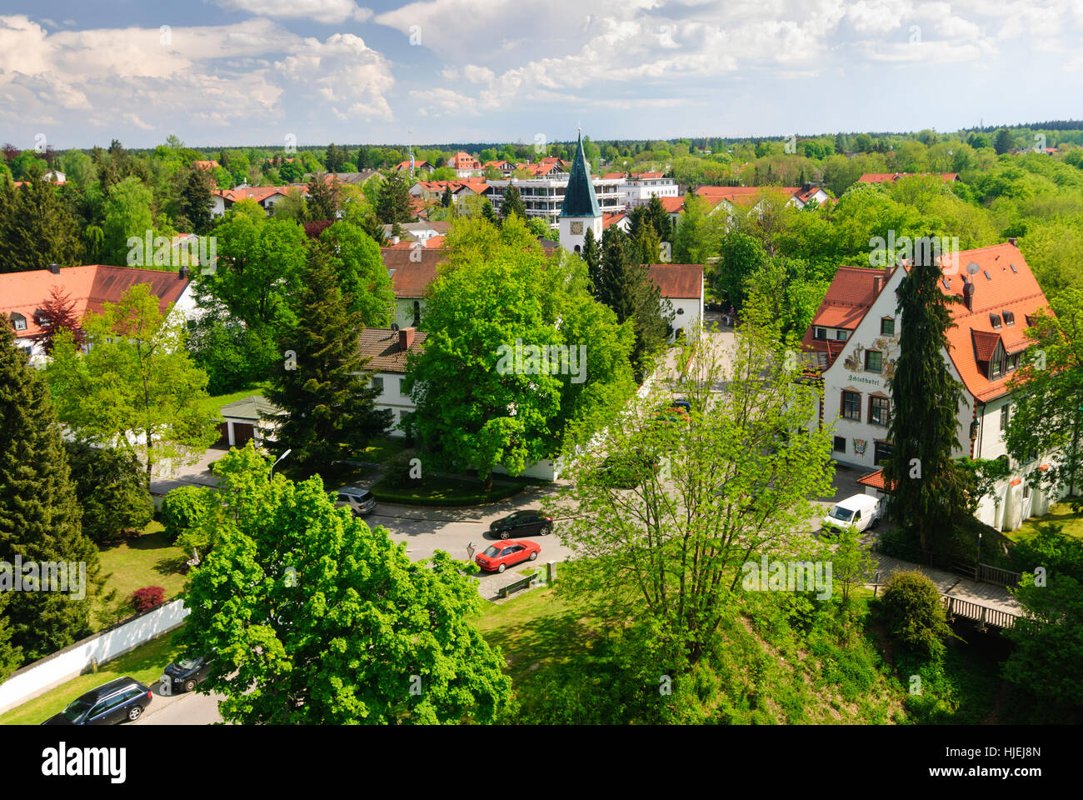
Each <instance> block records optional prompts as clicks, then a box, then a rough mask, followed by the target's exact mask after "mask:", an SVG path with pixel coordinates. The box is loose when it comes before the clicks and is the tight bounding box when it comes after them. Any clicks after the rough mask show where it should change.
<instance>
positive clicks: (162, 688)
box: [158, 656, 211, 695]
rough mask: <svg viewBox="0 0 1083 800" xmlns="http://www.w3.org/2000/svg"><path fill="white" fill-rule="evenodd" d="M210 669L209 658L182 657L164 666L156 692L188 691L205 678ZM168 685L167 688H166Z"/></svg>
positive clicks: (167, 693) (166, 693) (168, 693)
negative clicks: (163, 672)
mask: <svg viewBox="0 0 1083 800" xmlns="http://www.w3.org/2000/svg"><path fill="white" fill-rule="evenodd" d="M210 671H211V660H210V659H209V658H207V657H206V656H200V657H199V658H182V659H181V660H180V661H174V662H173V663H172V664H170V665H169V666H168V667H166V668H165V674H164V675H162V678H161V681H160V682H159V690H158V694H164V695H171V694H176V693H177V692H190V691H192V690H193V689H195V688H196V686H197V685H199V684H200V683H202V682H203V681H204V680H206V678H207V675H208V673H210ZM167 687H168V688H167Z"/></svg>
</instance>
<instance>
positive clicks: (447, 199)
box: [440, 186, 455, 208]
mask: <svg viewBox="0 0 1083 800" xmlns="http://www.w3.org/2000/svg"><path fill="white" fill-rule="evenodd" d="M454 202H455V196H454V195H453V194H452V193H451V187H450V186H445V187H444V193H443V194H441V195H440V205H442V206H443V207H444V208H451V206H452V205H453V204H454Z"/></svg>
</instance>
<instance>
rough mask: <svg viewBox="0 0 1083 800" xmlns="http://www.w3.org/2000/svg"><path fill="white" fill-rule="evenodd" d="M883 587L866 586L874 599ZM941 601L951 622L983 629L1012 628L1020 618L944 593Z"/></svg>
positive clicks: (874, 584) (1007, 612)
mask: <svg viewBox="0 0 1083 800" xmlns="http://www.w3.org/2000/svg"><path fill="white" fill-rule="evenodd" d="M877 575H879V573H877ZM883 585H884V584H882V583H870V584H866V586H871V587H872V594H873V597H879V596H880V587H881V586H883ZM940 600H941V601H942V602H943V603H944V607H945V610H946V611H947V614H948V619H949V621H950V620H952V619H954V618H955V617H965V618H966V619H970V620H974V621H975V622H977V623H978V627H979V628H981V629H984V628H987V627H993V628H1010V627H1011V626H1012V625H1014V624H1015V618H1016V616H1018V615H1016V614H1012V613H1011V612H1009V611H1004V610H1002V609H999V608H993V607H992V606H986V605H982V604H981V603H975V602H973V601H972V600H964V599H963V598H961V597H956V596H955V595H952V594H944V593H943V592H940Z"/></svg>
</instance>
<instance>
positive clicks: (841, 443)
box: [832, 436, 846, 453]
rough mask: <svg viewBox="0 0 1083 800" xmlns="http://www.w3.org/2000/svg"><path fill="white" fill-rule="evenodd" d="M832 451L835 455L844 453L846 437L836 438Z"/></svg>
mask: <svg viewBox="0 0 1083 800" xmlns="http://www.w3.org/2000/svg"><path fill="white" fill-rule="evenodd" d="M832 449H833V450H834V451H835V452H836V453H845V452H846V437H845V436H836V437H835V446H834V447H833V448H832Z"/></svg>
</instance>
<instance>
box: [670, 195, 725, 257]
mask: <svg viewBox="0 0 1083 800" xmlns="http://www.w3.org/2000/svg"><path fill="white" fill-rule="evenodd" d="M724 219H725V215H724V214H719V215H717V216H712V215H711V214H710V213H709V209H708V208H707V201H706V200H704V199H703V198H702V197H697V196H695V195H693V194H689V195H687V196H686V197H685V199H684V211H683V212H682V213H681V216H680V218H679V219H678V221H677V229H676V231H675V232H674V234H673V261H674V262H675V263H677V264H706V263H707V259H709V258H711V257H713V256H716V255H718V251H719V248H720V247H721V246H722V235H723V230H722V223H723V221H724Z"/></svg>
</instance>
